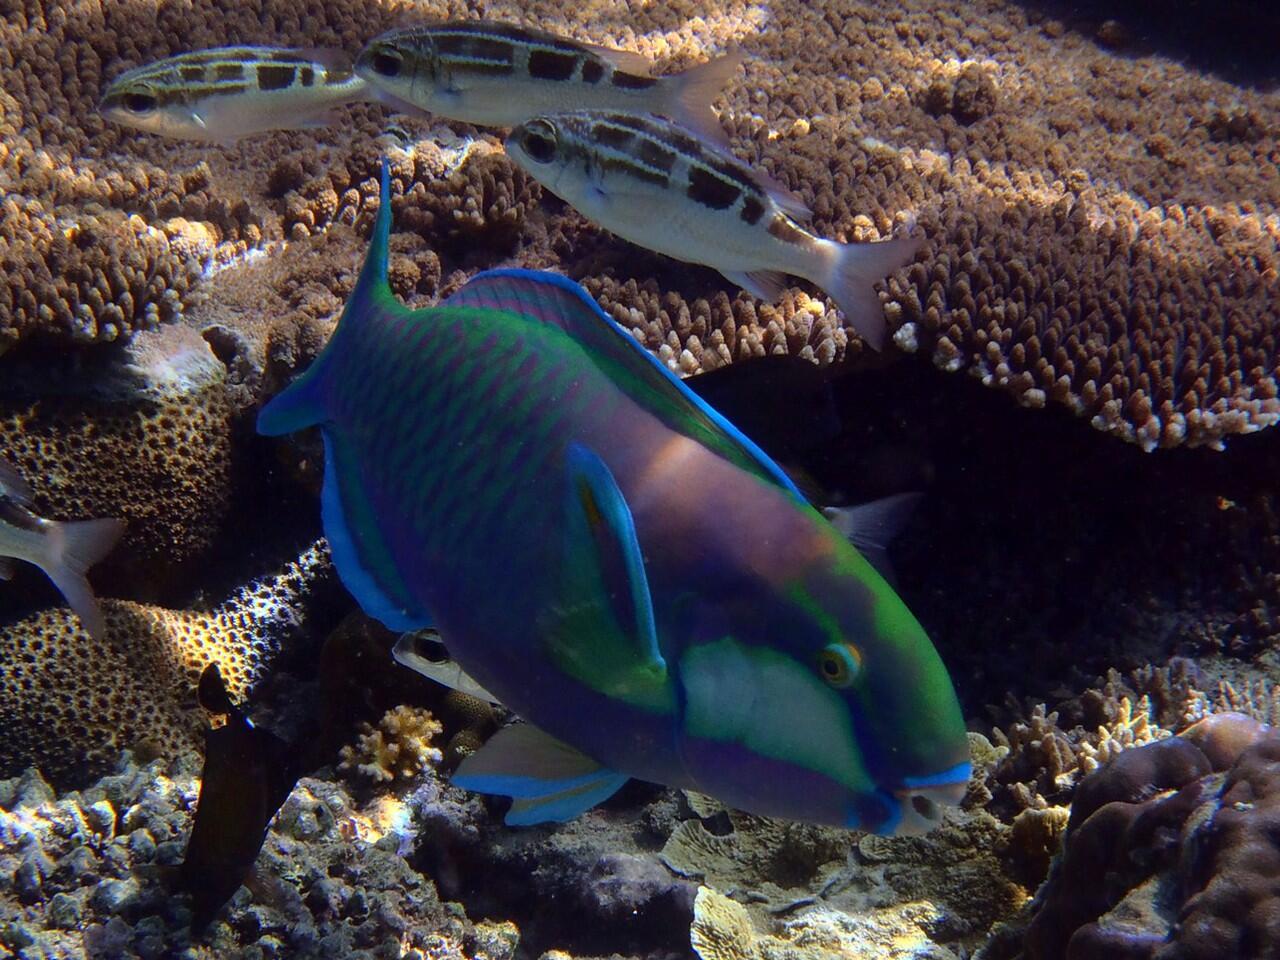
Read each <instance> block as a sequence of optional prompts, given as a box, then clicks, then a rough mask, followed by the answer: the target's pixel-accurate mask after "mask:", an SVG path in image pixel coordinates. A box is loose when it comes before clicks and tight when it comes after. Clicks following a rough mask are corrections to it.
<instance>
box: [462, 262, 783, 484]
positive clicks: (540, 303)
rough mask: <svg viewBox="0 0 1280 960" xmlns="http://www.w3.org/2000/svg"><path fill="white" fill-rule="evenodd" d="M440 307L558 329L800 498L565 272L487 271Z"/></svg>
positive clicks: (628, 384)
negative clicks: (495, 313)
mask: <svg viewBox="0 0 1280 960" xmlns="http://www.w3.org/2000/svg"><path fill="white" fill-rule="evenodd" d="M442 305H443V306H453V307H487V308H489V309H494V310H505V311H507V312H509V313H515V314H518V315H520V316H523V317H527V318H528V319H530V320H533V321H536V322H538V323H549V324H552V325H554V326H557V327H560V328H561V329H562V330H564V331H565V332H566V333H568V334H569V336H571V337H572V338H573V339H574V340H576V341H577V342H579V343H581V344H582V345H583V346H585V347H586V348H587V349H588V350H589V352H590V353H591V354H592V355H593V356H594V357H595V358H596V359H597V361H598V362H600V363H601V364H602V365H607V366H609V367H611V368H612V369H611V370H610V371H609V372H610V375H611V379H613V380H614V382H615V383H617V384H618V386H619V388H620V389H622V390H623V391H624V392H625V393H627V394H628V395H629V396H631V398H632V399H634V400H637V401H638V402H639V403H640V404H641V405H642V406H643V407H644V408H645V409H646V410H648V411H649V412H650V413H652V414H654V416H656V417H658V419H659V420H661V421H662V422H663V423H664V424H666V425H667V426H668V427H670V428H671V429H673V430H675V431H676V432H677V433H681V434H683V435H685V436H687V437H690V438H691V439H694V440H696V441H698V442H699V443H701V444H702V445H703V446H705V447H708V448H709V449H711V450H713V451H715V452H716V453H718V454H719V455H720V456H722V457H724V458H725V459H726V460H728V461H729V462H730V463H734V464H736V465H738V466H739V467H742V468H743V469H744V470H747V471H748V472H750V473H754V474H755V475H756V476H759V477H761V478H762V479H764V480H768V481H769V482H771V483H775V484H777V485H778V486H780V487H782V488H783V489H785V490H787V491H789V492H790V493H792V494H793V495H794V496H795V497H796V499H797V500H800V501H801V502H805V497H804V494H802V493H801V492H800V490H799V489H798V488H797V487H796V485H795V484H794V483H793V482H792V480H791V478H790V477H788V476H787V475H786V473H785V472H784V471H783V470H782V468H781V467H779V466H778V465H777V464H776V463H774V461H773V460H772V459H770V457H769V456H768V455H767V454H766V453H765V452H764V451H763V450H761V449H760V448H759V447H757V446H756V445H755V444H754V443H752V442H751V440H749V439H748V438H747V437H746V436H745V435H744V434H743V433H742V432H741V431H740V430H738V428H737V427H735V426H734V425H733V424H731V423H730V422H729V421H728V420H726V419H725V418H724V417H723V416H721V415H720V414H719V413H718V412H717V411H716V410H715V409H714V408H713V407H711V406H710V405H709V404H708V403H707V402H706V401H705V400H703V399H702V398H701V397H699V396H698V395H697V394H695V393H694V392H693V391H692V390H690V389H689V388H688V387H687V386H685V384H684V383H683V381H681V379H680V378H679V377H677V376H676V375H675V374H674V373H672V372H671V371H670V370H668V369H667V368H666V367H665V366H663V364H662V362H661V361H660V360H658V358H657V357H655V356H653V355H652V354H650V353H649V351H647V350H646V349H645V348H644V347H643V346H641V345H640V344H639V343H637V342H636V340H635V338H634V337H632V336H631V334H629V333H628V332H627V331H626V330H624V329H622V327H620V326H619V325H618V324H617V323H615V322H614V320H613V319H612V318H611V317H610V316H609V315H608V314H606V313H605V312H604V311H603V310H601V309H600V305H599V304H597V303H596V302H595V300H593V299H592V298H591V295H590V294H589V293H587V291H585V290H584V289H582V287H580V286H579V285H578V284H576V283H574V282H573V281H572V280H570V279H569V278H568V277H562V276H560V274H557V273H547V272H544V271H540V270H519V269H504V270H487V271H485V272H484V273H478V274H476V275H475V276H474V277H472V278H471V280H470V282H469V283H467V285H466V286H464V287H463V288H462V289H461V290H459V291H458V292H457V293H455V294H454V295H453V296H451V297H449V298H448V299H447V300H445V301H444V304H442ZM673 388H674V389H673Z"/></svg>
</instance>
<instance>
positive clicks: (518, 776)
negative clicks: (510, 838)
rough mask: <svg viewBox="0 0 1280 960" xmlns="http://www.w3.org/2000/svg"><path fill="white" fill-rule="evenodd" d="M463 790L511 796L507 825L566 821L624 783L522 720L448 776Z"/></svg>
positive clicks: (618, 774) (603, 798) (581, 754)
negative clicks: (451, 775) (511, 802)
mask: <svg viewBox="0 0 1280 960" xmlns="http://www.w3.org/2000/svg"><path fill="white" fill-rule="evenodd" d="M453 782H454V784H455V785H456V786H459V787H462V788H463V789H464V790H474V791H476V792H477V793H491V794H498V795H501V796H505V797H514V798H515V800H516V802H515V804H513V805H512V807H511V810H510V812H508V814H507V817H506V822H507V823H508V824H510V825H512V826H527V825H529V824H533V823H545V822H549V821H555V822H563V821H565V820H572V819H573V818H574V817H576V816H578V814H580V813H583V812H584V811H586V810H589V809H590V808H591V807H594V806H595V805H596V804H597V803H600V802H601V801H602V800H605V799H607V798H608V797H610V796H611V795H612V794H613V793H614V792H615V791H617V789H618V788H619V787H621V786H622V785H623V784H624V783H626V782H627V777H626V775H625V774H621V773H615V772H614V771H612V770H607V769H605V768H604V767H602V766H600V764H598V763H596V762H595V761H594V760H592V759H591V758H590V757H588V756H586V755H585V754H583V753H581V752H579V751H578V750H575V749H574V748H573V747H571V746H569V745H568V744H567V743H563V742H561V741H560V740H557V739H555V738H554V737H552V736H550V735H548V734H546V733H543V732H542V731H541V730H539V729H538V728H537V727H534V726H531V725H529V724H527V723H516V724H512V725H511V726H509V727H503V728H502V729H501V730H499V731H498V732H497V733H495V734H494V735H493V736H492V737H490V738H489V740H488V742H486V743H485V745H484V746H483V747H481V748H480V749H479V750H477V751H476V752H475V753H473V754H472V755H471V756H469V757H467V758H466V759H465V760H463V761H462V763H461V764H460V765H459V767H458V769H457V771H456V772H455V773H454V775H453Z"/></svg>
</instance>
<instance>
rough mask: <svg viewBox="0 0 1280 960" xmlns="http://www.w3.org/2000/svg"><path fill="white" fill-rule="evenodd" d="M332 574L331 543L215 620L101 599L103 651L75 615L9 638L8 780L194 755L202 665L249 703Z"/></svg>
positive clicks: (7, 633) (0, 637)
mask: <svg viewBox="0 0 1280 960" xmlns="http://www.w3.org/2000/svg"><path fill="white" fill-rule="evenodd" d="M331 570H332V567H331V565H330V563H329V554H328V547H327V545H325V544H324V542H323V541H321V542H319V543H317V544H314V545H313V546H311V547H310V548H308V549H307V550H306V551H304V552H303V553H302V554H301V555H300V556H299V557H298V559H297V560H296V561H294V562H292V563H290V564H288V565H287V566H286V567H285V568H284V569H283V570H282V571H281V572H280V573H278V574H276V575H274V576H271V577H266V578H263V579H261V580H257V581H254V582H252V583H250V584H248V585H246V586H245V587H243V588H241V589H240V590H238V591H236V593H235V594H234V595H233V596H231V597H230V598H228V599H227V600H226V601H224V602H223V603H221V604H219V605H218V606H217V607H215V608H213V609H212V610H207V611H203V610H168V609H165V608H162V607H155V606H149V605H146V604H140V603H133V602H131V601H126V600H103V601H102V612H103V615H104V617H105V619H106V625H107V629H106V634H105V636H104V637H103V639H102V640H101V641H95V640H94V639H93V638H92V637H90V636H89V635H88V634H87V633H86V632H85V631H84V630H83V629H82V628H81V627H80V625H79V621H78V620H77V619H76V618H75V617H74V615H73V614H71V613H70V611H68V610H65V609H57V610H46V611H43V612H41V613H38V614H35V615H33V616H31V617H28V618H26V619H24V620H21V621H19V622H17V623H13V624H9V625H6V626H4V627H2V628H0V663H3V664H4V666H3V668H2V669H0V725H2V726H3V728H4V730H5V739H4V742H3V747H2V749H0V770H5V771H15V770H21V769H22V768H23V767H25V766H27V765H30V764H34V765H36V766H39V767H40V769H41V770H42V771H43V772H44V774H45V775H46V776H50V777H54V778H58V779H60V780H61V779H72V778H76V777H79V776H80V775H82V774H83V773H84V772H86V771H87V770H92V769H94V768H95V767H101V766H102V765H104V764H106V763H110V762H111V761H113V760H114V759H115V757H116V756H117V755H118V754H119V751H120V749H121V748H123V747H127V746H133V745H139V744H145V745H147V746H148V748H149V749H151V750H154V751H157V752H159V753H161V754H164V755H167V756H173V755H175V753H176V751H177V750H178V749H179V748H181V747H183V746H191V745H194V737H195V735H196V733H198V731H199V730H200V729H201V726H202V722H203V718H202V715H201V712H200V710H199V709H198V707H197V705H196V700H195V688H196V684H197V682H198V680H199V677H200V673H201V671H202V670H203V669H204V667H205V666H207V665H208V664H210V663H216V664H217V665H218V668H219V670H220V671H221V673H222V676H223V678H224V680H225V681H226V685H227V689H228V690H229V691H230V692H231V694H232V696H233V697H235V698H236V699H237V700H241V699H244V698H245V697H246V696H247V695H248V694H249V693H250V692H251V691H252V690H253V689H254V688H255V686H256V685H257V684H258V683H259V682H260V681H261V680H262V679H263V677H264V676H265V675H266V672H267V671H268V670H269V669H270V667H271V666H272V664H273V663H274V662H275V660H276V659H277V657H278V656H279V655H280V653H281V650H282V648H283V645H284V642H285V641H286V640H287V639H289V638H291V637H294V636H297V635H298V633H299V631H300V630H301V628H302V627H303V626H304V624H305V617H306V613H307V610H308V606H309V603H310V602H311V598H312V596H313V595H314V592H315V588H316V587H317V586H318V584H319V582H320V581H321V580H322V579H324V578H326V577H328V576H329V574H330V572H331Z"/></svg>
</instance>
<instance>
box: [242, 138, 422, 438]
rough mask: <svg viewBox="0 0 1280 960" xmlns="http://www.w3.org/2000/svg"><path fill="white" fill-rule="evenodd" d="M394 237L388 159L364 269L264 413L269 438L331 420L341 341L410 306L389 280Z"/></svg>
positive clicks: (261, 421) (261, 420)
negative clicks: (312, 354) (329, 394)
mask: <svg viewBox="0 0 1280 960" xmlns="http://www.w3.org/2000/svg"><path fill="white" fill-rule="evenodd" d="M390 238H391V172H390V169H389V167H388V166H387V161H386V159H385V158H384V159H383V161H382V176H381V194H380V199H379V201H378V216H377V218H376V219H375V220H374V222H373V233H372V235H371V236H370V237H369V250H368V252H367V253H366V254H365V258H364V266H363V267H361V269H360V277H359V279H358V280H357V281H356V285H355V289H353V290H352V291H351V296H350V297H349V298H348V299H347V304H346V306H345V307H344V308H343V310H342V317H341V319H339V320H338V328H337V329H336V330H335V331H334V332H333V336H332V337H330V338H329V343H328V345H327V346H326V347H325V350H324V352H323V353H321V354H320V356H319V357H318V358H317V359H316V361H315V362H314V363H312V364H311V366H310V367H308V368H307V371H306V372H305V373H303V374H302V376H300V377H298V379H297V380H295V381H294V382H293V383H291V384H290V385H289V386H288V387H287V388H286V389H285V390H283V391H282V392H281V393H280V394H278V395H277V396H276V397H275V398H274V399H272V400H271V402H270V403H268V404H267V405H266V406H265V407H263V408H262V410H261V412H260V413H259V414H258V432H259V433H261V434H263V435H264V436H268V437H278V436H281V435H283V434H286V433H293V432H294V431H295V430H301V429H303V428H304V427H312V426H315V425H316V424H318V423H322V422H323V421H324V420H325V419H327V413H326V410H325V403H324V397H323V395H322V394H323V383H324V379H325V369H326V367H327V366H328V364H327V362H326V361H327V360H328V358H329V356H330V355H332V354H333V353H334V352H335V347H336V348H337V349H341V348H340V346H339V345H338V340H339V339H340V338H343V337H347V336H351V335H352V334H353V333H355V334H357V335H358V331H359V328H360V327H361V326H362V325H363V322H364V321H365V320H366V319H367V318H368V317H369V316H370V315H371V314H373V313H376V312H378V311H393V312H394V311H405V312H407V310H406V309H405V307H404V306H403V305H402V304H401V303H400V302H399V301H398V300H396V298H395V295H394V294H393V293H392V292H391V286H390V285H389V284H388V283H387V258H388V253H387V251H388V250H389V249H390Z"/></svg>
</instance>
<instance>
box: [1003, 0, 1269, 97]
mask: <svg viewBox="0 0 1280 960" xmlns="http://www.w3.org/2000/svg"><path fill="white" fill-rule="evenodd" d="M1020 2H1021V3H1022V5H1023V6H1024V7H1026V8H1027V9H1028V10H1029V11H1031V12H1032V14H1033V17H1034V16H1035V15H1037V14H1038V15H1039V16H1038V19H1041V20H1045V19H1053V20H1057V21H1059V22H1061V23H1062V24H1063V26H1064V27H1066V28H1067V29H1069V30H1074V31H1076V32H1078V33H1080V34H1082V35H1084V36H1087V37H1089V38H1091V39H1093V40H1094V41H1096V42H1098V43H1101V44H1102V45H1104V46H1106V47H1109V48H1111V49H1113V50H1116V51H1117V52H1120V53H1125V54H1130V55H1132V56H1144V55H1148V54H1152V53H1156V54H1162V55H1164V56H1167V57H1172V58H1173V59H1175V60H1179V61H1182V62H1184V63H1192V64H1195V66H1196V67H1198V68H1199V69H1202V70H1206V71H1209V72H1211V73H1216V74H1218V75H1219V76H1221V77H1223V78H1224V79H1226V80H1230V81H1232V82H1234V83H1242V84H1247V85H1250V86H1255V87H1259V88H1264V89H1265V88H1267V87H1273V86H1275V85H1276V84H1277V83H1280V6H1278V5H1277V4H1276V3H1274V2H1273V0H1125V2H1122V3H1116V2H1115V0H1076V2H1070V3H1064V2H1061V0H1020Z"/></svg>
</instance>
